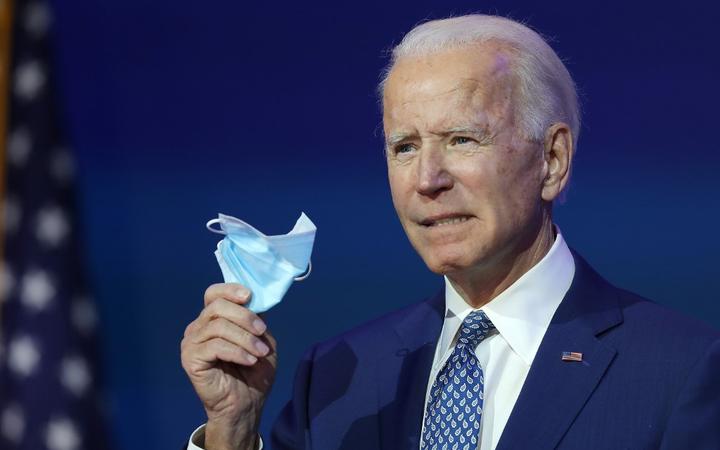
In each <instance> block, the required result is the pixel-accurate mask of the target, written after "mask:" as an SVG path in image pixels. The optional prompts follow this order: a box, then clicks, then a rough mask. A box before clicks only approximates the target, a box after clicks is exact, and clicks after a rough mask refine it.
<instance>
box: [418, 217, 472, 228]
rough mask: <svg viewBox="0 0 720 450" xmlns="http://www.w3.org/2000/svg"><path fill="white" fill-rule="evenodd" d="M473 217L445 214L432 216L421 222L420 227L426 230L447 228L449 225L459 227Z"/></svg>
mask: <svg viewBox="0 0 720 450" xmlns="http://www.w3.org/2000/svg"><path fill="white" fill-rule="evenodd" d="M471 217H472V216H468V215H463V214H445V215H441V216H432V217H428V218H427V219H424V220H422V221H421V222H420V225H422V226H423V227H426V228H433V227H445V226H449V225H457V224H459V223H463V222H467V221H468V220H470V218H471Z"/></svg>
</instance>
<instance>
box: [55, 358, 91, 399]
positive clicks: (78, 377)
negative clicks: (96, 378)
mask: <svg viewBox="0 0 720 450" xmlns="http://www.w3.org/2000/svg"><path fill="white" fill-rule="evenodd" d="M91 381H92V378H91V375H90V369H89V367H88V364H87V362H86V361H85V359H83V358H81V357H79V356H71V357H66V358H64V359H63V361H62V366H61V369H60V382H61V383H62V385H63V386H64V387H65V388H66V389H67V390H69V391H70V392H72V393H73V394H75V395H77V396H78V397H80V396H81V395H83V394H84V393H85V392H86V391H87V389H88V387H89V386H90V383H91Z"/></svg>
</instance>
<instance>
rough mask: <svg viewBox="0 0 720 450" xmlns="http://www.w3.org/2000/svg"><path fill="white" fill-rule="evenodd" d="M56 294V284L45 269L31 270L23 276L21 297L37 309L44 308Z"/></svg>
mask: <svg viewBox="0 0 720 450" xmlns="http://www.w3.org/2000/svg"><path fill="white" fill-rule="evenodd" d="M54 296H55V286H54V285H53V282H52V280H50V277H49V276H48V274H47V273H46V272H45V271H43V270H31V271H29V272H28V273H26V274H25V275H24V276H23V278H22V287H21V292H20V299H21V301H22V303H23V304H24V305H27V306H28V307H30V308H32V309H33V310H35V311H39V310H43V309H45V307H47V305H48V303H50V301H51V300H52V298H53V297H54Z"/></svg>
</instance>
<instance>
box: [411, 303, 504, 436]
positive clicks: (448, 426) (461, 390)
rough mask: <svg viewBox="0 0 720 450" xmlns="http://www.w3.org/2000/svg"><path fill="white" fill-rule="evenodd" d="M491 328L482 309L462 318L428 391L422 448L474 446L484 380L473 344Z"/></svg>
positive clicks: (481, 338)
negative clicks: (445, 360)
mask: <svg viewBox="0 0 720 450" xmlns="http://www.w3.org/2000/svg"><path fill="white" fill-rule="evenodd" d="M494 328H495V326H494V325H493V324H492V322H491V321H490V319H488V317H487V316H486V315H485V313H484V312H482V311H473V312H471V313H470V314H469V315H468V316H467V317H466V318H465V320H463V323H462V325H461V326H460V335H459V336H458V340H457V343H456V344H455V348H454V349H453V351H452V354H451V355H450V358H448V360H447V362H446V363H445V365H444V366H443V368H442V369H441V370H440V372H439V373H438V375H437V378H435V382H434V383H433V385H432V388H431V390H430V399H429V400H428V404H427V410H426V412H425V432H424V434H423V439H422V444H421V446H420V448H421V449H423V450H425V449H427V450H435V449H437V450H444V449H448V450H455V449H457V450H475V449H476V448H477V445H478V434H479V432H480V417H481V415H482V406H483V383H484V380H483V371H482V367H480V363H479V362H478V360H477V356H475V347H477V346H478V344H479V343H480V342H482V340H483V339H485V337H486V336H487V335H488V333H489V332H490V331H492V330H493V329H494Z"/></svg>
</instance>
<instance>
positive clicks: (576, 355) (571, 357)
mask: <svg viewBox="0 0 720 450" xmlns="http://www.w3.org/2000/svg"><path fill="white" fill-rule="evenodd" d="M561 359H562V360H563V361H576V362H582V360H583V359H582V353H580V352H562V358H561Z"/></svg>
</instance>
